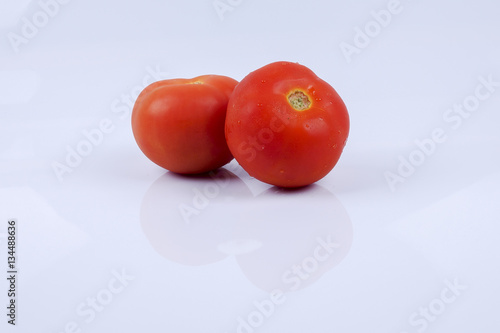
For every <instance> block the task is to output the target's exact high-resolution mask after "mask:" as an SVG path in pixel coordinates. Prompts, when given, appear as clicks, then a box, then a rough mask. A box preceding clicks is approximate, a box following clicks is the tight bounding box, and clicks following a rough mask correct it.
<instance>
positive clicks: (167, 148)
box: [132, 75, 238, 174]
mask: <svg viewBox="0 0 500 333" xmlns="http://www.w3.org/2000/svg"><path fill="white" fill-rule="evenodd" d="M237 83H238V81H236V80H234V79H232V78H229V77H226V76H221V75H203V76H198V77H195V78H193V79H170V80H163V81H158V82H155V83H152V84H150V85H149V86H147V87H146V88H145V89H144V90H143V91H142V92H141V93H140V94H139V97H138V98H137V100H136V102H135V104H134V108H133V111H132V131H133V133H134V138H135V140H136V142H137V144H138V146H139V148H140V149H141V150H142V152H143V153H144V154H145V155H146V156H147V157H148V158H149V159H150V160H151V161H153V162H154V163H156V164H158V165H159V166H161V167H163V168H165V169H167V170H170V171H173V172H176V173H182V174H197V173H204V172H208V171H210V170H213V169H217V168H219V167H221V166H223V165H225V164H227V163H228V162H230V161H231V160H232V159H233V156H232V155H231V152H230V150H229V148H228V146H227V144H226V141H225V137H224V122H225V117H226V110H227V103H228V100H229V97H230V96H231V93H232V91H233V89H234V87H235V86H236V84H237Z"/></svg>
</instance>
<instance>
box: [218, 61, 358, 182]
mask: <svg viewBox="0 0 500 333" xmlns="http://www.w3.org/2000/svg"><path fill="white" fill-rule="evenodd" d="M225 132H226V140H227V143H228V146H229V149H230V150H231V152H232V154H233V156H234V158H235V159H236V160H237V161H238V163H239V164H240V165H241V166H242V167H243V168H244V169H245V170H246V171H247V172H248V173H249V174H250V175H251V176H253V177H255V178H257V179H259V180H261V181H263V182H266V183H269V184H272V185H276V186H280V187H300V186H305V185H308V184H311V183H314V182H316V181H318V180H319V179H321V178H323V177H324V176H326V175H327V174H328V173H329V172H330V171H331V170H332V169H333V167H334V166H335V165H336V163H337V161H338V160H339V158H340V155H341V153H342V151H343V148H344V146H345V144H346V141H347V137H348V134H349V115H348V112H347V108H346V106H345V104H344V102H343V101H342V99H341V98H340V96H339V95H338V94H337V92H336V91H335V89H334V88H333V87H332V86H330V85H329V84H328V83H327V82H325V81H323V80H322V79H320V78H319V77H318V76H316V74H314V73H313V72H312V71H311V70H310V69H309V68H307V67H305V66H303V65H300V64H297V63H291V62H275V63H271V64H269V65H267V66H264V67H262V68H260V69H257V70H255V71H253V72H252V73H250V74H248V75H247V76H246V77H245V78H243V80H241V82H240V83H239V84H238V85H237V86H236V88H235V89H234V91H233V94H232V96H231V98H230V100H229V105H228V110H227V114H226V126H225Z"/></svg>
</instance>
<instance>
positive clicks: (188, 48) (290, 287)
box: [0, 0, 500, 333]
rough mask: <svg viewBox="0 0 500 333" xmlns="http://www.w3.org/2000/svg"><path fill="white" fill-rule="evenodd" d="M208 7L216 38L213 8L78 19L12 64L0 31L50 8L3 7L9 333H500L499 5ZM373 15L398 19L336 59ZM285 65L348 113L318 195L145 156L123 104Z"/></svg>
mask: <svg viewBox="0 0 500 333" xmlns="http://www.w3.org/2000/svg"><path fill="white" fill-rule="evenodd" d="M4 2H5V1H4ZM49 2H50V1H49ZM221 2H222V3H225V4H226V5H227V6H230V8H231V10H228V11H226V12H224V14H223V15H222V16H223V18H224V19H223V20H221V19H220V17H219V16H218V14H217V11H216V10H215V8H214V6H213V2H212V1H210V0H209V1H201V0H196V1H184V2H181V1H163V2H151V1H147V2H127V3H123V2H120V1H108V2H106V3H102V2H97V1H85V2H81V1H70V2H68V3H66V4H60V5H58V7H54V6H53V7H50V8H52V9H46V11H50V10H52V12H51V13H52V14H53V15H52V16H49V15H46V17H47V18H48V21H47V24H46V25H44V26H43V27H40V28H38V31H37V32H36V33H35V32H33V31H31V33H32V36H31V35H30V36H31V37H30V38H26V40H27V42H26V43H22V44H20V45H19V47H18V49H19V50H18V51H19V52H16V50H15V47H13V45H12V44H11V43H10V42H9V37H8V36H12V35H9V33H16V34H18V35H20V36H22V33H23V30H22V29H23V28H22V27H23V24H25V23H23V22H25V21H24V19H23V17H24V18H26V19H27V20H28V21H31V20H32V19H33V16H37V15H38V16H39V17H38V19H41V20H43V14H39V13H40V11H41V10H43V9H42V7H41V5H40V3H38V2H36V1H32V2H29V1H20V2H17V4H16V5H11V4H2V5H1V8H2V10H0V12H1V14H0V19H1V20H2V21H1V24H0V31H1V33H2V35H3V36H4V37H5V38H2V39H1V40H0V51H1V52H0V60H1V61H0V175H1V178H0V267H1V272H0V276H2V279H1V281H3V282H2V283H0V295H1V296H0V304H2V309H4V310H2V311H1V313H0V318H2V320H1V322H0V327H1V332H58V333H59V332H99V333H100V332H110V331H112V332H179V333H183V332H189V333H191V332H227V333H230V332H240V333H253V332H290V333H292V332H297V333H299V332H301V333H302V332H321V333H331V332H380V333H382V332H384V333H386V332H395V333H403V332H407V333H412V332H464V333H465V332H467V333H468V332H497V331H499V330H500V320H499V316H498V311H499V310H500V288H499V286H498V281H499V280H500V265H499V262H500V242H499V234H500V227H499V225H498V223H499V221H500V209H499V208H498V201H499V198H500V190H499V187H500V186H499V185H500V157H499V153H500V134H499V131H498V125H499V123H500V115H499V106H500V83H498V82H500V47H499V45H500V37H499V34H498V31H500V22H499V21H498V12H499V10H500V7H499V6H498V4H497V3H496V2H493V1H486V0H480V1H459V2H457V1H451V0H443V1H438V2H429V1H409V0H401V2H399V5H397V2H391V1H363V2H361V3H356V4H350V3H348V2H341V1H310V2H308V3H307V4H305V3H304V2H299V1H286V2H285V1H276V2H269V1H225V0H221ZM43 3H47V1H43ZM53 3H54V2H52V4H53ZM228 3H231V4H232V5H228ZM225 8H229V7H225ZM384 8H392V9H393V10H394V11H395V12H397V14H392V15H391V19H390V22H385V23H384V24H385V25H386V26H385V27H382V28H380V31H379V33H378V34H375V33H372V34H373V35H376V36H374V37H373V38H371V40H370V42H369V45H367V46H366V47H363V48H360V49H359V52H358V53H354V54H352V59H351V61H350V62H349V61H347V60H348V59H347V58H346V57H344V55H343V53H342V51H341V46H342V45H344V47H345V44H341V43H342V42H345V43H349V44H353V45H354V39H355V34H356V27H360V28H364V27H365V25H366V24H368V26H369V25H370V24H372V23H370V22H375V21H374V18H373V16H372V15H373V14H371V12H372V11H376V12H380V10H382V9H384ZM40 15H41V16H40ZM4 18H5V19H4ZM40 22H41V21H40ZM42 23H43V22H42ZM25 29H28V28H25ZM28 30H29V29H28ZM24 32H25V33H26V31H24ZM358 42H359V41H358ZM277 60H289V61H297V62H299V63H301V64H304V65H306V66H308V67H310V68H311V69H313V70H314V71H315V72H316V74H318V75H319V76H320V77H322V78H323V79H325V80H327V81H328V82H330V83H331V84H332V85H333V86H334V87H335V89H336V90H337V91H338V92H339V94H340V95H341V96H342V98H343V99H344V101H345V103H346V105H347V107H348V109H349V112H350V116H351V126H352V127H351V135H350V137H349V140H348V143H347V146H346V148H345V151H344V154H343V156H342V158H341V160H340V162H339V164H338V165H337V166H336V167H335V169H334V170H333V171H332V172H331V173H330V174H329V175H328V176H327V177H325V178H324V179H322V180H321V181H319V182H318V183H317V184H314V185H312V186H310V187H307V188H305V189H301V190H296V191H283V190H279V189H277V188H274V187H271V186H268V185H266V184H263V183H260V182H259V181H257V180H255V179H252V178H251V177H249V176H248V175H247V174H246V173H245V171H244V170H242V169H241V168H240V167H239V166H238V165H237V163H236V162H235V161H233V162H231V163H230V164H229V165H227V166H226V167H225V168H223V169H221V170H220V171H219V172H218V173H217V174H215V175H214V176H213V177H210V176H207V177H182V176H178V175H173V174H171V173H168V172H165V171H164V170H162V169H160V168H159V167H157V166H156V165H154V164H153V163H151V162H150V161H149V160H147V158H146V157H144V155H143V154H142V153H141V152H140V150H139V149H138V147H137V145H136V144H135V141H134V139H133V137H132V132H131V128H130V110H131V103H133V100H134V98H135V97H134V96H136V95H137V94H138V92H139V91H140V90H141V89H142V87H144V86H145V85H146V84H148V83H149V82H152V81H155V80H159V79H163V78H175V77H194V76H197V75H201V74H208V73H215V74H223V75H228V76H232V77H234V78H236V79H238V80H240V79H242V78H243V77H244V76H245V75H246V74H247V73H248V72H249V71H252V70H254V69H256V68H258V67H260V66H263V65H265V64H267V63H270V62H272V61H277ZM485 81H490V83H485ZM474 96H477V97H474ZM475 102H478V105H474V103H475ZM468 103H470V104H468ZM454 105H459V106H460V105H463V106H462V109H463V110H465V111H460V112H462V114H463V116H460V117H459V114H460V113H459V112H458V111H453V107H454ZM464 105H465V106H464ZM467 108H469V109H474V110H473V111H471V112H469V111H467ZM450 109H451V110H452V111H448V110H450ZM97 128H100V131H101V132H102V133H103V134H102V137H100V136H99V135H98V134H96V132H95V129H97ZM104 132H106V133H104ZM85 133H87V134H85ZM89 133H93V135H94V137H93V139H94V141H95V143H96V144H92V145H91V146H88V144H87V143H85V142H89V139H87V138H86V135H92V134H89ZM433 133H434V134H433ZM433 136H434V138H435V139H436V140H437V141H438V142H437V143H434V144H431V143H429V141H428V139H429V138H432V137H433ZM416 141H418V142H420V143H421V144H420V145H421V146H422V145H424V146H423V148H419V145H418V144H417V143H416ZM424 142H425V144H424ZM85 145H87V146H85ZM78 147H80V149H83V150H85V148H88V149H89V150H88V154H87V156H83V157H82V158H81V160H75V157H74V156H73V157H72V158H73V160H70V162H72V163H73V167H70V169H71V172H66V173H63V174H61V175H60V177H58V176H57V173H56V172H55V171H54V169H53V165H54V163H61V164H67V160H66V159H67V158H68V154H69V153H68V152H69V151H71V150H76V149H78ZM89 147H90V148H89ZM419 149H420V150H419ZM418 151H424V152H422V153H419V152H418ZM425 151H426V154H424V153H425ZM401 158H404V159H406V160H408V159H410V158H412V159H413V160H414V161H416V163H417V164H419V165H418V166H416V167H414V170H412V169H408V166H406V169H405V167H401V166H400V163H401ZM419 158H420V160H419ZM70 159H71V158H70ZM398 168H399V169H400V170H399V171H400V172H401V173H402V175H400V177H402V178H399V179H400V180H404V182H395V183H394V184H393V186H392V188H391V185H390V183H389V182H388V181H387V180H386V173H387V172H392V173H394V174H397V173H398ZM189 212H190V213H191V214H190V213H189ZM11 218H15V219H16V220H17V221H18V225H19V226H18V232H19V234H18V245H17V246H18V248H17V254H18V268H19V274H18V285H17V288H18V292H19V294H18V297H17V302H18V308H17V315H18V317H17V325H16V327H12V326H11V325H8V324H7V323H6V321H7V318H6V316H5V313H6V311H7V310H6V309H5V306H3V305H4V304H7V302H8V298H7V289H8V285H7V281H6V279H5V278H3V276H4V275H5V276H6V275H7V273H6V271H7V268H6V264H7V250H6V246H7V245H6V234H5V233H6V228H7V220H8V219H11ZM94 300H95V301H94ZM92 302H96V303H92ZM252 325H253V326H252Z"/></svg>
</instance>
